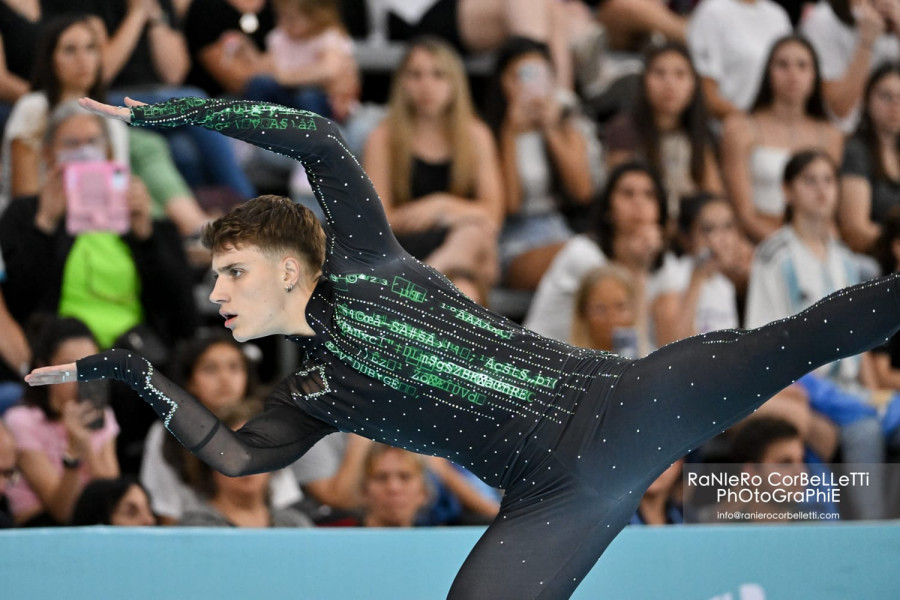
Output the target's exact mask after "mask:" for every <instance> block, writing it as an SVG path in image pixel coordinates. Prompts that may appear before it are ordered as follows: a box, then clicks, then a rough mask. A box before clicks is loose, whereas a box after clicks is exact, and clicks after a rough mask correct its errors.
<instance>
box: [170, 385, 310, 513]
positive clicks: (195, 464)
mask: <svg viewBox="0 0 900 600" xmlns="http://www.w3.org/2000/svg"><path fill="white" fill-rule="evenodd" d="M260 408H261V407H260V406H259V403H258V402H255V401H253V402H241V403H238V404H235V405H233V406H231V407H229V408H227V409H225V410H224V412H223V413H222V416H221V419H222V423H223V424H224V425H227V426H228V427H231V428H232V429H238V428H240V427H241V426H242V425H243V424H244V423H246V422H247V421H248V420H249V419H250V418H251V417H253V416H254V415H255V414H256V413H258V412H259V410H260ZM186 458H187V459H188V460H189V461H190V463H191V466H190V467H189V472H190V473H191V484H192V487H193V489H194V492H195V493H196V494H197V495H198V496H199V497H200V498H202V499H203V501H202V502H201V503H200V504H199V505H197V506H196V507H193V508H190V509H188V510H186V511H185V513H184V514H183V515H182V517H181V519H180V520H179V521H178V524H179V525H185V526H192V527H198V526H199V527H311V526H312V521H311V520H310V519H309V517H307V516H306V515H304V514H303V513H301V512H299V511H297V510H295V509H293V508H276V507H275V506H274V505H273V503H272V500H271V498H270V495H269V490H270V480H271V478H272V473H259V474H256V475H245V476H243V477H228V476H226V475H222V474H221V473H219V472H218V471H215V470H213V469H212V467H210V466H208V465H207V464H206V463H204V462H202V461H200V460H199V459H198V458H196V457H195V456H193V455H189V456H187V457H186Z"/></svg>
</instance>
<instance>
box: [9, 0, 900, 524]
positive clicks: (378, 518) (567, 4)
mask: <svg viewBox="0 0 900 600" xmlns="http://www.w3.org/2000/svg"><path fill="white" fill-rule="evenodd" d="M0 42H2V43H0V127H2V131H3V137H2V147H0V358H2V361H0V414H2V421H0V527H2V526H19V527H21V526H56V525H95V524H105V525H154V524H160V525H190V526H236V527H310V526H365V527H411V526H426V525H466V524H486V523H488V522H490V520H491V519H492V518H493V516H494V515H496V513H497V511H498V510H499V505H500V502H501V500H502V490H496V489H492V488H489V487H488V486H486V485H484V484H483V483H482V482H480V481H479V480H478V479H477V478H476V477H475V476H474V475H472V474H471V473H469V472H468V471H466V470H465V469H462V468H461V467H459V466H457V465H455V464H453V463H451V462H449V461H446V460H444V459H438V458H436V457H427V456H419V455H416V454H412V453H410V452H408V451H405V450H400V449H396V448H391V447H389V446H384V445H381V444H377V443H374V442H370V441H368V440H365V439H363V438H360V437H358V436H355V435H352V434H343V433H340V434H334V435H331V436H329V437H327V438H325V439H324V440H322V441H321V442H320V443H319V444H318V445H316V446H315V447H314V448H313V449H312V450H311V451H310V452H309V453H307V454H306V455H305V456H303V457H302V458H301V459H300V460H298V461H297V462H296V463H295V464H293V465H291V466H290V467H288V468H286V469H283V470H282V471H279V472H275V473H268V474H260V475H253V476H248V477H240V478H228V477H225V476H223V475H221V474H218V473H216V472H214V471H211V470H210V469H209V468H208V467H207V466H206V465H204V464H203V463H201V462H200V461H198V460H197V459H196V458H195V457H193V456H192V455H191V454H190V453H189V452H187V451H186V450H184V449H183V448H182V447H181V446H180V445H179V444H178V443H177V441H176V440H175V439H174V438H173V437H172V436H171V435H169V434H168V433H167V432H166V430H165V429H164V427H163V426H162V424H161V423H158V422H156V421H155V418H154V417H155V416H154V413H153V412H152V410H151V409H149V408H148V407H146V406H145V405H144V404H143V402H142V401H141V400H140V399H139V398H137V397H136V396H135V395H134V394H133V392H131V391H130V390H129V389H127V388H124V387H122V386H120V385H118V384H117V383H115V382H113V383H111V384H92V385H84V384H78V383H74V382H73V383H68V384H61V385H57V386H53V387H50V388H25V387H23V386H22V384H21V378H22V376H23V375H24V374H25V373H27V372H29V371H30V370H31V369H32V368H34V367H39V366H43V365H51V364H59V363H64V362H71V361H74V360H77V359H79V358H81V357H83V356H86V355H89V354H93V353H96V352H98V351H101V350H105V349H108V348H111V347H119V348H130V349H133V350H134V351H136V352H139V353H141V354H142V355H144V356H145V357H146V358H147V359H148V360H150V362H151V363H153V364H154V365H156V366H157V368H159V369H160V371H161V372H163V373H165V374H166V375H168V376H169V377H170V378H171V379H173V380H174V381H175V382H176V383H178V384H180V385H181V386H183V387H184V388H185V389H186V390H188V391H189V392H191V393H192V394H193V395H194V396H196V397H197V398H198V399H199V400H200V401H201V402H202V403H203V404H204V405H205V406H207V408H209V409H210V410H211V411H212V412H213V413H215V414H216V415H217V416H219V417H220V419H221V420H222V421H223V422H224V423H225V424H226V425H228V426H231V427H233V428H239V427H240V426H241V425H242V424H243V423H245V422H246V421H247V420H248V419H250V418H252V417H253V416H254V414H256V413H257V412H259V411H260V410H261V407H262V402H263V400H264V398H265V396H266V392H267V389H269V388H270V387H271V386H272V385H273V384H274V383H276V382H277V380H278V379H279V378H280V377H281V376H284V375H286V374H287V372H289V371H290V369H291V361H292V359H294V360H295V359H296V356H295V355H293V354H292V353H291V351H290V349H289V348H287V345H286V344H280V343H279V341H272V340H259V341H256V342H254V343H250V344H238V343H236V342H234V341H233V340H232V339H231V338H230V336H228V335H226V334H227V331H225V330H224V328H222V327H221V325H220V323H219V322H218V321H219V320H218V318H217V315H216V313H215V311H214V310H212V308H211V305H210V304H209V302H208V300H207V297H208V295H209V292H210V290H211V280H210V273H209V260H210V259H209V255H208V252H207V251H205V250H203V249H202V248H201V247H199V244H198V239H199V231H200V229H201V228H202V226H203V225H204V224H205V223H206V222H208V221H209V220H210V219H213V218H215V217H216V216H218V215H220V214H222V213H224V212H226V211H227V210H228V209H229V208H231V207H233V206H236V205H238V204H239V203H241V202H243V201H245V200H247V199H248V198H251V197H253V196H255V195H257V194H261V193H276V194H281V195H286V196H290V197H291V198H292V199H293V200H294V201H296V202H299V203H302V204H304V205H308V206H309V207H310V208H312V209H313V210H317V207H316V205H315V199H314V196H313V192H312V189H311V187H310V186H309V183H308V182H307V180H306V174H305V172H304V171H303V168H302V166H301V165H299V164H297V163H294V162H293V161H288V160H285V159H284V157H280V156H276V155H272V154H267V153H265V152H263V151H261V150H258V149H256V148H253V147H251V146H249V145H246V144H244V143H242V142H239V141H234V140H230V139H228V138H225V137H224V136H221V135H219V134H217V133H215V132H212V131H208V130H204V129H200V128H178V129H172V130H166V131H157V130H149V129H132V128H129V127H127V126H125V125H124V124H123V123H121V122H108V121H104V120H103V119H100V118H98V117H96V116H92V115H91V114H88V113H86V112H85V111H83V110H82V109H81V108H80V107H79V106H78V104H77V99H78V98H81V97H85V96H87V97H91V98H95V99H97V100H100V101H104V102H109V103H111V104H123V103H124V99H125V98H126V97H131V98H134V99H136V100H139V101H143V102H158V101H164V100H166V99H169V98H173V97H183V96H201V97H220V98H231V99H247V100H253V101H257V102H268V103H276V104H282V105H286V106H290V107H293V108H296V109H300V110H308V111H312V112H315V113H318V114H321V115H323V116H326V117H328V118H330V119H333V120H334V121H335V122H337V123H338V124H339V125H340V126H341V128H342V130H343V131H344V133H345V137H346V138H347V141H348V144H349V145H350V147H351V148H352V149H353V150H354V152H355V153H356V154H357V155H358V156H359V158H360V160H361V162H362V164H363V166H364V168H365V170H366V172H367V173H368V174H369V176H370V178H371V180H372V182H373V184H374V185H375V188H376V189H377V191H378V193H379V195H380V197H381V200H382V202H383V204H384V207H385V210H386V212H387V215H388V219H389V222H390V224H391V227H392V229H393V231H394V233H395V234H396V236H397V238H398V240H399V241H400V243H401V244H402V245H403V246H404V248H406V250H407V251H408V252H410V253H411V254H412V255H414V256H415V257H416V258H418V259H419V260H422V261H423V262H426V263H428V264H430V265H431V266H432V267H434V268H435V269H437V270H438V271H440V272H441V273H443V274H444V275H446V276H447V277H448V278H449V279H450V280H451V281H453V282H454V283H455V284H456V285H457V286H458V287H459V288H460V289H461V290H462V291H463V292H464V293H465V294H467V295H468V296H469V297H471V298H472V299H473V300H474V301H476V302H478V303H480V304H483V305H485V306H488V307H489V308H491V309H493V310H495V311H497V312H499V313H501V314H504V315H506V316H507V317H509V318H510V319H512V320H514V321H516V322H519V323H521V324H523V325H525V326H526V327H528V328H530V329H533V330H534V331H536V332H538V333H540V334H541V335H545V336H548V337H552V338H555V339H559V340H562V341H565V342H568V343H571V344H573V345H576V346H582V347H588V348H594V349H598V350H606V351H609V352H614V353H616V354H620V355H624V356H627V357H630V358H640V357H642V356H645V355H647V354H648V353H650V352H653V351H654V349H656V348H659V347H661V346H663V345H665V344H667V343H670V342H672V341H675V340H678V339H681V338H684V337H688V336H692V335H696V334H702V333H706V332H709V331H713V330H718V329H739V328H754V327H758V326H760V325H763V324H765V323H768V322H770V321H773V320H777V319H782V318H785V317H788V316H790V315H793V314H795V313H797V312H799V311H801V310H803V309H805V308H807V307H809V306H810V305H812V304H813V303H815V302H816V301H818V300H819V299H821V298H823V297H824V296H826V295H827V294H829V293H831V292H834V291H836V290H838V289H840V288H843V287H845V286H848V285H852V284H856V283H860V282H863V281H866V280H868V279H871V278H873V277H877V276H879V275H882V274H888V273H893V272H895V271H897V270H900V208H898V206H900V0H818V1H817V2H803V1H802V0H794V1H790V0H782V1H779V2H776V1H775V0H668V1H666V0H583V1H582V0H121V1H119V0H66V1H62V0H0ZM96 198H102V203H100V204H98V202H101V201H99V200H96ZM113 207H115V208H113ZM98 215H100V216H99V217H98ZM86 223H87V224H86ZM834 326H835V327H845V328H847V329H848V330H852V328H853V323H852V322H847V323H835V324H834ZM709 376H710V377H728V376H729V374H728V373H718V372H712V373H710V374H709ZM898 392H900V338H895V339H891V340H886V343H885V344H884V346H882V347H879V348H876V349H874V350H872V351H871V352H868V353H866V354H864V355H861V356H855V357H852V358H847V359H844V360H841V361H838V362H836V363H833V364H829V365H826V366H824V367H821V368H820V369H817V370H816V371H814V372H813V373H811V374H810V375H808V376H806V377H804V378H803V379H801V380H799V381H797V382H796V383H795V384H793V385H791V386H790V387H788V388H787V389H785V390H784V391H783V392H781V393H779V394H778V395H776V396H775V397H774V398H773V399H772V400H770V401H768V402H767V403H766V404H765V405H763V407H762V408H760V409H759V410H758V411H756V412H755V413H754V414H753V415H752V416H751V417H749V418H748V419H747V420H745V421H744V422H742V423H740V424H739V425H737V426H736V427H734V428H732V429H731V430H729V431H726V432H725V433H723V434H722V435H721V436H719V437H718V438H716V439H715V440H713V441H712V442H710V443H709V444H706V445H704V446H703V447H701V448H699V449H697V450H695V451H694V452H692V453H691V454H690V455H688V456H687V457H686V458H685V459H683V460H680V461H678V462H676V463H675V464H674V465H673V466H672V468H670V469H669V470H668V471H666V473H664V474H663V475H662V476H661V477H660V479H659V480H658V481H657V482H656V483H655V484H654V485H653V486H652V487H651V488H650V490H648V492H647V494H646V495H645V498H644V502H643V503H642V504H641V507H640V509H639V510H638V512H637V513H636V515H635V517H634V519H633V523H635V524H664V523H680V522H682V520H683V511H682V506H681V503H682V497H681V491H682V485H681V474H682V470H683V469H684V468H686V467H685V465H686V464H691V463H704V462H706V463H712V462H720V463H732V464H738V465H744V468H745V469H747V470H752V469H758V468H759V465H760V464H782V465H784V464H788V465H794V466H795V467H796V466H797V465H800V466H801V467H802V468H808V469H820V470H821V469H827V468H828V466H827V465H828V464H829V463H846V464H866V465H872V468H871V470H872V472H873V477H872V485H870V486H868V488H867V489H863V490H855V491H853V492H851V499H850V503H849V504H850V506H851V507H852V516H853V517H858V518H867V519H869V518H870V519H883V518H897V517H900V513H898V506H900V502H897V500H898V498H900V481H897V478H896V477H893V476H892V475H893V473H892V472H891V471H890V469H889V465H890V463H892V462H895V461H896V460H897V457H898V456H900V400H898ZM755 508H759V507H755ZM844 508H845V507H844V506H842V507H840V509H841V510H844ZM847 510H850V509H847ZM847 516H851V515H850V513H849V512H848V513H847Z"/></svg>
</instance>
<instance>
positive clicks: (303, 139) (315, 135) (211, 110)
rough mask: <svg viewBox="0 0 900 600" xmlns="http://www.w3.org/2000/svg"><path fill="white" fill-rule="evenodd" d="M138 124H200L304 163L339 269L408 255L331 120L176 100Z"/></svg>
mask: <svg viewBox="0 0 900 600" xmlns="http://www.w3.org/2000/svg"><path fill="white" fill-rule="evenodd" d="M131 124H132V125H135V126H150V127H177V126H180V125H195V126H198V127H204V128H206V129H211V130H213V131H218V132H219V133H222V134H223V135H227V136H229V137H233V138H236V139H239V140H244V141H245V142H248V143H251V144H254V145H256V146H259V147H260V148H263V149H266V150H269V151H271V152H275V153H278V154H283V155H285V156H289V157H291V158H293V159H295V160H297V161H299V162H300V163H301V164H302V165H303V167H304V168H305V169H306V175H307V177H308V178H309V183H310V185H311V186H312V189H313V192H314V193H315V195H316V200H317V201H318V203H319V205H320V206H321V207H322V211H323V212H324V213H325V220H326V223H325V228H326V231H327V232H328V234H329V248H328V249H329V256H330V260H333V261H334V262H333V263H332V264H331V266H332V269H334V270H337V271H340V270H341V267H342V264H341V263H342V261H344V262H346V263H347V265H348V267H349V266H350V265H352V266H356V265H358V263H359V262H364V263H369V264H372V263H379V262H382V261H385V260H389V259H392V258H393V257H394V256H395V255H397V254H398V253H401V252H402V249H401V248H400V245H399V244H398V243H397V240H396V239H395V238H394V235H393V234H392V233H391V229H390V227H389V225H388V221H387V217H386V215H385V212H384V207H383V206H382V204H381V200H380V199H379V198H378V194H377V193H376V191H375V187H374V186H373V185H372V182H371V181H370V180H369V178H368V176H367V175H366V174H365V172H364V171H363V169H362V166H361V165H360V164H359V162H358V161H357V160H356V157H354V156H353V154H352V153H351V152H350V150H349V149H348V148H347V145H346V143H345V142H344V138H343V136H342V135H341V133H340V130H339V129H338V127H337V126H336V125H335V124H334V122H332V121H331V120H329V119H326V118H324V117H321V116H319V115H317V114H315V113H312V112H308V111H305V110H296V109H292V108H286V107H284V106H278V105H275V104H264V103H257V102H250V101H245V100H215V99H208V98H177V99H173V100H169V101H168V102H163V103H160V104H147V105H144V106H136V107H133V108H132V109H131Z"/></svg>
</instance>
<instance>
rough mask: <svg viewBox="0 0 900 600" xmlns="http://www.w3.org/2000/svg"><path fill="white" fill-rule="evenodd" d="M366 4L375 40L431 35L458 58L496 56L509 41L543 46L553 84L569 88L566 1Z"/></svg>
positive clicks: (398, 0) (389, 1)
mask: <svg viewBox="0 0 900 600" xmlns="http://www.w3.org/2000/svg"><path fill="white" fill-rule="evenodd" d="M367 3H368V4H369V5H370V6H371V9H372V11H373V12H372V14H373V15H374V21H375V29H376V31H375V32H374V35H375V36H376V37H377V36H383V37H386V38H388V39H391V40H397V41H409V40H411V39H414V38H416V37H419V36H422V35H435V36H438V37H441V38H444V39H445V40H447V41H448V42H450V43H451V44H452V45H453V46H454V47H455V48H456V49H457V51H459V52H460V53H462V54H467V53H470V52H484V51H496V50H498V49H499V48H501V47H502V46H503V45H504V43H506V42H507V40H508V39H509V38H510V37H520V36H521V37H527V38H530V39H533V40H537V41H540V42H543V43H544V44H546V45H547V47H548V49H549V53H550V55H551V56H552V62H553V66H554V71H555V79H554V84H555V85H558V86H560V87H562V88H564V89H572V86H573V74H572V56H571V51H570V49H569V41H570V36H569V26H570V21H569V19H570V16H571V13H570V11H568V10H567V6H566V5H567V4H568V3H567V2H555V1H554V0H424V1H420V2H416V3H411V2H407V1H406V0H387V1H386V2H385V1H378V0H367ZM381 23H383V25H381ZM384 30H386V31H384ZM385 34H386V35H385Z"/></svg>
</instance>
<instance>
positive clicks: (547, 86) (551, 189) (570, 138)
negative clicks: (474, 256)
mask: <svg viewBox="0 0 900 600" xmlns="http://www.w3.org/2000/svg"><path fill="white" fill-rule="evenodd" d="M554 78H555V75H554V73H553V69H552V63H551V61H550V53H549V50H548V49H547V46H546V45H544V44H542V43H540V42H536V41H534V40H531V39H528V38H510V39H509V40H508V41H507V42H506V44H504V46H503V47H502V48H501V49H500V51H499V52H498V56H497V62H496V64H495V66H494V73H493V76H492V80H491V82H490V83H489V89H488V92H487V93H488V100H487V103H486V108H485V117H486V119H487V122H488V124H489V125H490V126H491V129H492V130H493V131H494V135H495V136H496V139H497V144H498V148H499V151H500V163H501V166H502V172H503V183H504V192H505V203H504V208H505V213H504V214H505V220H504V225H503V232H502V234H501V236H500V262H501V270H502V271H503V275H504V284H505V285H506V286H507V287H510V288H514V289H525V290H533V289H535V288H536V287H537V284H538V282H539V281H540V278H541V276H542V275H543V274H544V272H545V271H546V270H547V268H548V267H549V265H550V263H551V261H552V260H553V257H554V256H555V255H556V253H557V252H559V250H560V249H561V248H562V247H563V245H564V244H565V243H566V242H567V241H568V240H569V239H570V238H571V237H572V235H574V231H573V228H572V226H571V223H569V222H568V221H567V219H566V216H565V211H567V210H569V209H571V210H572V211H577V210H578V209H583V208H584V207H585V206H586V205H587V204H589V203H590V202H591V200H593V198H594V181H593V179H592V175H591V168H590V160H589V154H588V140H587V136H586V135H585V132H584V130H582V129H581V128H580V125H579V121H578V118H577V115H576V112H575V109H574V107H572V106H564V105H563V103H562V102H561V101H560V98H559V97H558V96H557V94H556V90H555V86H554V84H553V81H554Z"/></svg>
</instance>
